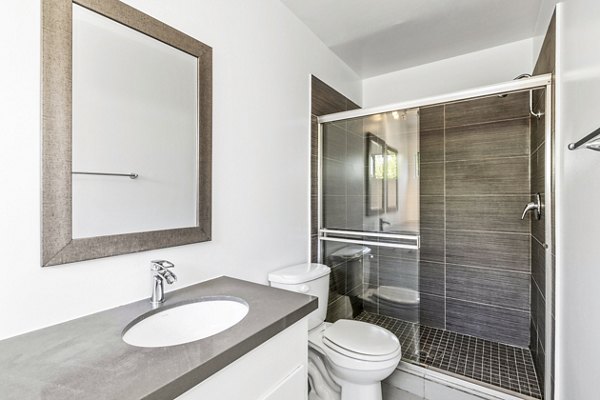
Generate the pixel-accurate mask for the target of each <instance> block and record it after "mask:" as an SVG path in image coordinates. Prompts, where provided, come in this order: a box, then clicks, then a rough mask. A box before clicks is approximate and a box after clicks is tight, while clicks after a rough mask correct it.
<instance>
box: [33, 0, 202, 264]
mask: <svg viewBox="0 0 600 400" xmlns="http://www.w3.org/2000/svg"><path fill="white" fill-rule="evenodd" d="M41 6H42V8H41V11H42V15H41V16H42V30H41V32H42V38H41V39H42V46H41V47H42V55H41V60H42V65H41V67H42V68H41V92H42V93H41V97H42V102H41V114H42V115H41V122H42V123H41V130H42V137H41V141H42V146H41V163H42V168H41V178H42V179H41V187H42V191H41V197H42V201H41V203H42V207H41V237H42V241H41V265H42V266H43V267H49V266H53V265H60V264H66V263H71V262H77V261H83V260H91V259H95V258H100V257H109V256H115V255H119V254H127V253H135V252H140V251H147V250H153V249H161V248H166V247H174V246H183V245H187V244H192V243H200V242H206V241H210V240H211V231H212V217H211V214H212V172H211V171H212V48H211V47H210V46H208V45H207V44H205V43H202V42H201V41H199V40H198V39H196V38H194V37H192V36H189V35H187V34H185V33H184V32H181V31H179V30H177V29H175V28H173V27H171V26H169V25H167V24H165V23H164V22H162V21H159V20H157V19H155V18H153V17H151V16H150V15H147V14H144V13H143V12H141V11H139V10H137V9H135V8H134V7H131V6H130V5H128V4H126V3H123V2H121V1H119V0H102V1H98V0H41Z"/></svg>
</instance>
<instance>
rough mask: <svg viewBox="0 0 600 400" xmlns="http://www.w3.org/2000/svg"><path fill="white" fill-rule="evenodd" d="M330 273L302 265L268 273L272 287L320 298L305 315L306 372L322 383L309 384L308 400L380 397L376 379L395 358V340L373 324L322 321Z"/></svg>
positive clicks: (397, 353)
mask: <svg viewBox="0 0 600 400" xmlns="http://www.w3.org/2000/svg"><path fill="white" fill-rule="evenodd" d="M330 273H331V270H330V268H329V267H327V266H325V265H322V264H316V263H305V264H299V265H294V266H291V267H287V268H283V269H280V270H277V271H274V272H271V273H270V274H269V282H270V283H271V286H272V287H276V288H281V289H285V290H290V291H294V292H299V293H305V294H309V295H312V296H316V297H318V299H319V307H318V309H317V310H315V311H313V312H312V313H311V314H310V315H309V317H308V329H309V332H308V348H309V372H308V373H309V380H310V382H312V384H313V385H315V382H319V385H321V386H323V385H324V386H325V387H313V388H311V393H310V395H309V399H310V400H334V399H340V398H341V400H382V397H381V381H382V380H383V379H385V378H387V377H388V376H389V375H391V373H392V372H394V370H395V369H396V366H397V365H398V363H399V362H400V358H401V349H400V342H399V341H398V338H397V337H396V336H395V335H394V334H392V333H391V332H390V331H388V330H387V329H384V328H381V327H379V326H376V325H373V324H368V323H365V322H359V321H353V320H348V319H341V320H338V321H336V322H334V323H327V322H325V316H326V314H327V299H328V296H329V274H330ZM323 366H324V368H323ZM315 375H318V376H315ZM338 385H339V387H338Z"/></svg>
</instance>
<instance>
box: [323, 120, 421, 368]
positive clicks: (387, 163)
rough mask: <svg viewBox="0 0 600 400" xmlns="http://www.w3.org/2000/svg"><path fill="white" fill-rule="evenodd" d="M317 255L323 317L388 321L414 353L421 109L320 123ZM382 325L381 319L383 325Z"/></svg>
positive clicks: (409, 355) (410, 354)
mask: <svg viewBox="0 0 600 400" xmlns="http://www.w3.org/2000/svg"><path fill="white" fill-rule="evenodd" d="M320 146H321V147H320V166H321V176H320V177H321V179H320V202H321V203H320V213H319V219H320V223H319V226H320V230H319V239H320V260H321V262H323V263H325V264H327V265H329V266H330V267H331V268H332V274H331V289H330V293H331V294H330V299H329V310H328V319H329V320H330V321H335V320H337V319H340V318H354V319H358V320H363V321H369V322H373V321H372V320H373V319H377V318H379V322H378V323H379V325H382V323H381V322H382V321H381V318H384V319H385V321H387V323H389V324H394V325H395V326H394V329H395V330H396V331H395V332H394V333H397V334H400V335H402V334H403V332H404V335H405V336H406V338H405V341H404V343H403V357H405V358H407V359H414V357H417V355H418V352H419V349H418V324H419V305H420V296H419V111H418V109H410V110H398V111H393V112H388V113H381V114H375V115H369V116H365V117H361V118H356V119H349V120H339V121H334V122H328V123H324V124H322V125H321V135H320ZM383 326H385V323H384V324H383Z"/></svg>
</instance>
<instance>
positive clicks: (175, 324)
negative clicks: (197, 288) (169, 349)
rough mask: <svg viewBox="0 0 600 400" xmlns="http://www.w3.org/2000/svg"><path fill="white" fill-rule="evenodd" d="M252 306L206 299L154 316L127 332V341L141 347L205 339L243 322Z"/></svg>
mask: <svg viewBox="0 0 600 400" xmlns="http://www.w3.org/2000/svg"><path fill="white" fill-rule="evenodd" d="M246 314H248V304H247V303H246V302H245V301H244V300H242V299H238V298H206V299H200V300H198V301H197V302H194V303H187V304H182V305H180V306H175V307H171V308H167V309H165V310H163V311H159V312H157V313H154V314H152V315H150V316H148V317H146V318H144V317H143V316H142V317H141V318H143V319H142V320H141V321H138V322H134V323H133V324H132V325H131V326H130V327H128V328H126V330H125V332H124V334H123V341H124V342H125V343H128V344H130V345H132V346H137V347H166V346H175V345H178V344H184V343H189V342H193V341H196V340H200V339H204V338H207V337H209V336H212V335H216V334H217V333H219V332H222V331H224V330H225V329H227V328H230V327H232V326H234V325H235V324H237V323H238V322H240V321H241V320H242V319H243V318H244V317H245V316H246Z"/></svg>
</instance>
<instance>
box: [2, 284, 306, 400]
mask: <svg viewBox="0 0 600 400" xmlns="http://www.w3.org/2000/svg"><path fill="white" fill-rule="evenodd" d="M218 295H225V296H236V297H240V298H242V299H244V300H245V301H246V302H247V303H248V305H249V312H248V314H247V315H246V317H245V318H244V319H243V320H242V321H241V322H240V323H238V324H237V325H234V326H233V327H231V328H229V329H227V330H225V331H223V332H222V333H219V334H217V335H214V336H211V337H208V338H205V339H202V340H198V341H196V342H191V343H187V344H182V345H178V346H172V347H158V348H140V347H134V346H130V345H128V344H126V343H125V342H123V341H122V340H121V335H122V332H123V329H124V328H125V327H126V326H127V324H129V323H130V322H131V321H132V320H134V319H135V318H137V317H139V316H140V315H142V314H145V313H147V312H149V311H151V310H152V307H151V305H150V302H149V300H148V299H146V300H141V301H138V302H135V303H131V304H127V305H124V306H121V307H117V308H113V309H110V310H107V311H103V312H100V313H96V314H92V315H89V316H86V317H82V318H78V319H75V320H73V321H69V322H65V323H62V324H59V325H54V326H51V327H48V328H44V329H40V330H38V331H34V332H30V333H26V334H24V335H19V336H15V337H13V338H9V339H6V340H3V341H0V399H2V400H4V399H18V400H26V399H60V400H69V399H77V400H85V399H95V400H98V399H119V400H127V399H136V400H137V399H160V400H166V399H172V398H175V397H177V396H178V395H180V394H182V393H183V392H185V391H187V390H188V389H190V388H192V387H194V386H195V385H197V384H198V383H200V382H202V381H203V380H204V379H206V378H207V377H209V376H210V375H212V374H214V373H215V372H217V371H219V370H220V369H222V368H223V367H225V366H226V365H228V364H230V363H231V362H233V361H235V360H236V359H238V358H239V357H241V356H243V355H244V354H246V353H248V352H249V351H251V350H252V349H254V348H256V347H257V346H259V345H260V344H262V343H264V342H265V341H267V340H269V339H270V338H271V337H273V336H275V335H276V334H277V333H279V332H281V331H282V330H284V329H286V328H287V327H289V326H291V325H292V324H294V323H295V322H297V321H299V320H300V319H302V318H303V317H305V316H306V315H308V314H309V313H310V312H311V311H313V310H315V309H316V308H317V299H316V298H314V297H309V296H305V295H301V294H297V293H293V292H287V291H284V290H280V289H275V288H271V287H268V286H264V285H259V284H256V283H251V282H246V281H242V280H239V279H234V278H229V277H220V278H216V279H212V280H209V281H206V282H202V283H199V284H196V285H193V286H189V287H186V288H183V289H179V290H176V291H172V292H169V293H167V296H166V298H167V300H166V302H165V306H172V305H173V304H175V303H180V302H184V303H185V302H189V301H190V300H193V299H197V298H201V297H204V296H218Z"/></svg>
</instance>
